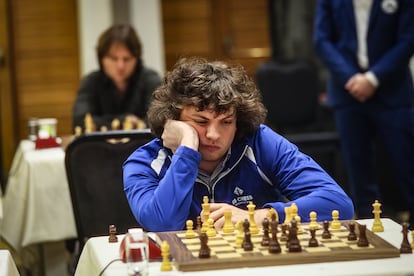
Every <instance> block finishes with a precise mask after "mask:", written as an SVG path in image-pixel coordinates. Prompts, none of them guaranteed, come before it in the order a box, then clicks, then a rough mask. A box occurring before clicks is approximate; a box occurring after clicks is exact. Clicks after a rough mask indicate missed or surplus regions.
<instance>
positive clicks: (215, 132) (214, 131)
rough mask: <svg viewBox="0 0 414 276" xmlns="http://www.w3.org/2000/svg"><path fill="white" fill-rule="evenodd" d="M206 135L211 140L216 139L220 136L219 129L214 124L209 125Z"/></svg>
mask: <svg viewBox="0 0 414 276" xmlns="http://www.w3.org/2000/svg"><path fill="white" fill-rule="evenodd" d="M206 136H207V138H209V139H212V140H216V139H217V138H219V137H220V131H219V129H218V127H217V126H215V125H209V126H208V127H207V132H206Z"/></svg>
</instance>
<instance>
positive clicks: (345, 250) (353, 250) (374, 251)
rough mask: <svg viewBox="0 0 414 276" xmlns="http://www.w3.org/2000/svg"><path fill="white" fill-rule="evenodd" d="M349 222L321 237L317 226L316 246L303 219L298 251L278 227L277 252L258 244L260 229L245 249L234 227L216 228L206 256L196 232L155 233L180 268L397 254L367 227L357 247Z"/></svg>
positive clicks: (321, 260)
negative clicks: (238, 242)
mask: <svg viewBox="0 0 414 276" xmlns="http://www.w3.org/2000/svg"><path fill="white" fill-rule="evenodd" d="M348 223H349V221H343V222H342V227H341V229H339V230H330V232H331V235H332V237H331V239H322V232H323V230H322V228H320V229H319V230H318V231H317V232H316V236H315V238H316V239H317V240H318V244H319V246H318V247H309V246H308V243H309V239H310V237H311V236H310V233H309V231H308V228H307V224H304V223H303V224H302V227H303V233H301V234H298V239H299V241H300V244H301V247H302V251H301V252H289V251H288V248H287V247H286V242H285V241H281V239H280V236H281V232H280V231H279V232H278V240H279V244H280V246H281V249H282V252H281V253H276V254H272V253H269V251H268V247H264V246H262V245H261V244H260V243H261V241H262V237H263V234H262V230H261V229H260V233H259V234H257V235H252V237H251V239H252V242H253V251H244V249H243V248H241V247H237V246H236V236H237V231H236V232H234V233H231V234H227V233H222V232H219V233H217V235H216V236H215V237H209V238H208V246H209V247H210V250H211V257H210V258H206V259H200V258H198V254H199V249H200V240H199V238H198V236H196V237H195V238H191V239H187V238H185V231H179V232H160V233H157V235H158V238H159V239H160V240H167V241H168V243H169V244H170V251H171V255H172V257H173V259H174V264H175V266H176V268H177V269H178V270H181V271H198V270H211V269H224V268H239V267H257V266H275V265H288V264H300V263H318V262H333V261H352V260H361V259H379V258H391V257H399V255H400V253H399V249H397V248H395V247H394V246H392V245H391V244H389V243H388V242H386V241H385V240H383V239H382V238H381V237H379V236H378V235H376V234H375V233H373V232H371V231H369V230H368V229H367V231H366V234H367V238H368V240H369V243H370V245H369V246H368V247H358V246H357V241H348V240H347V237H348V234H349V231H348V228H347V224H348ZM356 228H357V227H356ZM270 236H271V235H270Z"/></svg>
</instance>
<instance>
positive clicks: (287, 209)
mask: <svg viewBox="0 0 414 276" xmlns="http://www.w3.org/2000/svg"><path fill="white" fill-rule="evenodd" d="M284 209H285V221H284V222H283V224H286V225H288V224H289V223H290V220H291V215H290V208H289V206H286V207H285V208H284Z"/></svg>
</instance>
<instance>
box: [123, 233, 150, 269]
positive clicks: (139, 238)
mask: <svg viewBox="0 0 414 276" xmlns="http://www.w3.org/2000/svg"><path fill="white" fill-rule="evenodd" d="M125 241H126V243H125V248H126V263H127V269H128V275H130V276H138V275H142V276H147V275H148V257H149V251H148V236H147V235H146V234H145V233H144V231H143V229H142V228H131V229H128V233H127V237H126V240H125Z"/></svg>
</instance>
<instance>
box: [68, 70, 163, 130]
mask: <svg viewBox="0 0 414 276" xmlns="http://www.w3.org/2000/svg"><path fill="white" fill-rule="evenodd" d="M160 83H161V77H160V76H159V74H158V73H157V72H155V71H154V70H152V69H149V68H146V67H144V66H142V65H141V66H138V67H137V69H136V71H135V72H134V73H133V75H132V76H131V77H130V80H129V84H128V87H127V89H126V91H125V93H124V94H123V95H121V94H120V93H119V92H118V89H117V88H116V86H115V84H114V83H113V82H112V80H111V79H110V78H109V77H108V76H107V75H106V74H105V73H104V72H103V71H102V70H99V71H95V72H92V73H90V74H88V75H87V76H85V77H84V78H83V80H82V82H81V85H80V88H79V91H78V95H77V97H76V100H75V103H74V106H73V127H76V126H81V127H82V128H84V118H85V115H86V113H88V112H89V113H90V114H91V115H92V117H93V121H94V122H95V125H96V128H97V129H99V128H100V127H101V126H103V125H105V126H107V127H108V128H109V129H110V127H111V122H112V121H113V120H114V119H115V118H117V119H119V120H120V121H121V123H122V122H123V121H124V118H125V116H126V115H128V114H134V115H136V116H138V117H140V118H141V119H145V118H146V113H147V110H148V106H149V103H150V101H151V96H152V93H153V92H154V90H155V89H156V88H157V87H158V86H159V85H160Z"/></svg>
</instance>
